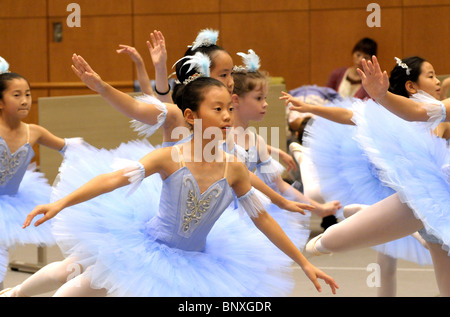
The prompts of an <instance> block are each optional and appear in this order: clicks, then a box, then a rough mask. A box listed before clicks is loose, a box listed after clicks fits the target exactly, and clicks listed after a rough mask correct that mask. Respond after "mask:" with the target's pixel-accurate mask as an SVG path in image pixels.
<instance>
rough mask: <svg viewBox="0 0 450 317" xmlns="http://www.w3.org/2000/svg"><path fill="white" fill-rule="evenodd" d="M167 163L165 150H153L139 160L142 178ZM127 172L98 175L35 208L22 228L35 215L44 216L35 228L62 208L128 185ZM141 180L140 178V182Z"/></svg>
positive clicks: (135, 167) (159, 170)
mask: <svg viewBox="0 0 450 317" xmlns="http://www.w3.org/2000/svg"><path fill="white" fill-rule="evenodd" d="M167 161H168V160H167V149H158V150H154V151H152V152H151V153H149V154H147V155H146V156H144V157H143V158H142V159H141V160H140V164H142V165H140V166H141V167H143V168H144V171H145V175H144V174H143V175H142V178H143V177H144V176H148V175H151V174H153V173H157V172H159V173H161V172H162V166H163V164H166V162H167ZM133 169H135V170H136V172H138V173H139V171H140V168H139V167H137V166H134V167H133ZM129 172H130V169H128V168H124V169H120V170H117V171H114V172H110V173H105V174H101V175H98V176H96V177H94V178H93V179H91V180H90V181H88V182H87V183H86V184H84V185H83V186H81V187H80V188H78V189H76V190H75V191H73V192H72V193H70V194H69V195H67V196H65V197H63V198H61V199H60V200H57V201H55V202H53V203H50V204H46V205H39V206H37V207H36V208H34V210H33V211H32V212H30V213H29V214H28V216H27V218H26V220H25V222H24V224H23V228H26V227H28V226H29V225H30V224H31V222H32V220H33V219H34V218H35V217H36V216H37V215H40V214H43V215H44V216H43V217H42V218H41V219H39V220H37V221H36V223H35V226H39V225H40V224H42V223H44V222H45V221H47V220H49V219H51V218H53V217H55V216H56V215H57V214H58V213H59V212H60V211H62V210H63V209H64V208H67V207H70V206H73V205H76V204H79V203H82V202H84V201H87V200H90V199H92V198H95V197H97V196H100V195H102V194H105V193H108V192H111V191H113V190H115V189H117V188H119V187H122V186H125V185H128V184H130V178H129V176H128V175H129V174H128V173H129ZM138 178H139V177H138ZM142 178H140V180H142ZM133 182H134V181H133Z"/></svg>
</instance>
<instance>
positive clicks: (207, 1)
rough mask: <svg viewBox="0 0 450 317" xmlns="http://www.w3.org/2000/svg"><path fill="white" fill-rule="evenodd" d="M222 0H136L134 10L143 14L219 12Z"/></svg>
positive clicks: (137, 13) (136, 13)
mask: <svg viewBox="0 0 450 317" xmlns="http://www.w3.org/2000/svg"><path fill="white" fill-rule="evenodd" d="M219 2H220V0H164V1H159V0H151V1H149V0H134V1H133V12H134V14H135V15H141V14H144V15H146V14H156V15H158V14H200V13H217V12H219Z"/></svg>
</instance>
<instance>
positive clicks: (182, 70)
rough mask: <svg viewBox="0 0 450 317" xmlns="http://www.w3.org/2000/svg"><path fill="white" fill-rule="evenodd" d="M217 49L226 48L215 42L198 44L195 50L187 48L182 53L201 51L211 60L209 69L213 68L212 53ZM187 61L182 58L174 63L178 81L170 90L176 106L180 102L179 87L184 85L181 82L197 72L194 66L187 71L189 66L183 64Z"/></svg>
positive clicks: (180, 92) (190, 53) (185, 54)
mask: <svg viewBox="0 0 450 317" xmlns="http://www.w3.org/2000/svg"><path fill="white" fill-rule="evenodd" d="M218 51H223V52H226V50H225V49H223V48H222V47H220V46H218V45H216V44H213V45H209V46H200V47H198V48H196V49H195V50H192V49H191V48H188V49H187V51H186V52H185V53H184V56H193V55H195V53H197V52H201V53H203V54H205V55H207V56H208V57H209V59H210V61H211V64H210V66H209V68H210V69H211V68H214V57H215V56H214V55H215V53H216V52H218ZM187 61H188V59H182V60H179V61H178V62H177V63H176V64H175V73H176V76H177V80H178V82H179V83H178V84H176V85H175V87H174V88H173V90H172V100H173V101H174V102H175V103H176V104H177V105H178V106H179V105H181V104H182V101H181V100H179V99H181V98H182V91H183V89H181V88H182V87H183V86H184V85H183V82H184V81H185V80H186V79H188V78H189V77H190V76H194V75H195V74H196V73H197V70H196V69H195V68H193V69H191V70H190V71H189V72H188V71H187V70H188V69H189V67H188V66H187V65H186V66H185V64H186V62H187ZM184 66H185V67H184Z"/></svg>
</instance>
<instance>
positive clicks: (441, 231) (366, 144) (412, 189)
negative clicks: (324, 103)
mask: <svg viewBox="0 0 450 317" xmlns="http://www.w3.org/2000/svg"><path fill="white" fill-rule="evenodd" d="M356 106H357V111H355V116H354V120H355V122H356V123H357V126H358V133H357V138H356V139H357V141H358V143H359V144H360V146H361V147H363V148H364V151H365V152H366V153H367V154H368V156H369V159H370V160H371V162H372V163H373V164H374V165H375V166H376V167H377V168H378V169H379V173H378V174H379V177H380V180H381V181H382V182H383V183H384V184H385V185H387V186H389V187H391V188H393V189H394V190H395V191H396V192H397V193H398V194H399V197H400V199H401V200H402V201H403V202H404V203H406V204H408V206H409V207H410V208H411V210H412V211H413V212H414V215H415V216H416V218H418V219H420V220H421V221H422V223H423V225H424V228H425V229H426V231H427V233H429V234H432V235H434V236H435V237H436V238H437V239H438V241H440V243H441V244H442V247H443V249H444V250H446V251H449V246H450V210H449V206H450V173H449V168H448V164H449V163H450V151H449V148H448V147H447V143H446V141H445V140H444V139H441V138H439V137H437V136H435V135H434V134H433V133H432V131H431V129H430V125H429V124H428V123H419V122H408V121H405V120H403V119H401V118H399V117H397V116H395V115H393V114H392V113H391V112H389V111H388V110H386V109H385V108H384V107H382V106H380V105H379V104H377V103H375V102H374V101H372V100H369V101H367V102H366V104H365V107H360V106H359V105H357V104H356ZM449 254H450V253H449Z"/></svg>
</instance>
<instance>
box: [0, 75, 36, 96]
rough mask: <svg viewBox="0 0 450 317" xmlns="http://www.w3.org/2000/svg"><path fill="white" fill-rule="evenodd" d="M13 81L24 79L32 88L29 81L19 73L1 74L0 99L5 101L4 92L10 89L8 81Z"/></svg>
mask: <svg viewBox="0 0 450 317" xmlns="http://www.w3.org/2000/svg"><path fill="white" fill-rule="evenodd" d="M13 79H24V80H25V81H26V82H27V84H28V86H30V83H29V82H28V80H27V79H26V78H25V77H23V76H22V75H19V74H17V73H2V74H0V99H3V92H4V91H5V90H6V89H8V81H11V80H13Z"/></svg>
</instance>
